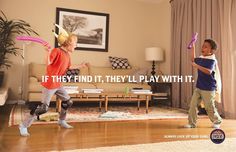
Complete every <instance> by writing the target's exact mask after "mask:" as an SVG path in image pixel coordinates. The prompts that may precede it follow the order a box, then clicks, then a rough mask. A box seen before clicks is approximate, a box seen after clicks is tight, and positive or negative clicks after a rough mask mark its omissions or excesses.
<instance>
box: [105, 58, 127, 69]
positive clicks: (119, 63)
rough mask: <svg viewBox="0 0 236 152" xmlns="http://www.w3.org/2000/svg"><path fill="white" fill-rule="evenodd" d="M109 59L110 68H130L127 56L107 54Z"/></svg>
mask: <svg viewBox="0 0 236 152" xmlns="http://www.w3.org/2000/svg"><path fill="white" fill-rule="evenodd" d="M109 61H110V63H111V65H112V69H130V68H131V66H130V64H129V62H128V59H127V58H119V57H112V56H109Z"/></svg>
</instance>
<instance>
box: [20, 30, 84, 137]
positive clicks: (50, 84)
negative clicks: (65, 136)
mask: <svg viewBox="0 0 236 152" xmlns="http://www.w3.org/2000/svg"><path fill="white" fill-rule="evenodd" d="M60 37H61V36H60V35H59V36H58V42H59V44H60V45H61V46H60V47H59V48H54V49H53V50H52V51H51V53H50V54H49V60H48V62H49V63H47V71H46V75H47V76H48V80H47V81H46V82H42V83H41V85H42V86H43V90H42V102H41V105H39V106H38V107H35V108H34V109H32V110H31V112H30V116H29V117H27V118H26V119H25V120H24V121H23V122H22V124H20V125H19V130H20V134H21V135H22V136H29V133H28V130H27V128H28V127H30V126H31V124H32V123H33V121H34V119H35V118H36V117H37V116H39V115H41V114H43V113H46V112H47V110H48V107H49V104H50V100H51V98H52V96H53V95H54V94H55V95H56V96H57V97H58V98H60V99H61V100H62V105H61V107H62V109H61V112H60V113H59V121H58V124H59V125H60V126H62V127H64V128H73V127H72V126H71V125H69V124H67V122H66V121H65V119H66V113H67V109H68V108H69V107H71V106H72V104H73V102H72V100H71V99H70V96H69V95H68V93H67V92H66V90H65V89H64V88H63V87H62V85H61V83H60V82H57V81H53V78H52V77H51V76H63V75H64V74H65V72H66V71H67V70H68V69H71V68H75V67H71V60H70V54H69V53H72V52H73V51H74V49H75V47H76V44H77V36H76V35H73V34H71V35H66V36H63V35H62V37H63V39H62V40H61V39H59V38H60ZM59 40H60V41H59ZM48 52H49V51H48ZM85 66H87V65H86V64H84V63H83V64H81V65H79V66H78V67H76V68H82V67H85Z"/></svg>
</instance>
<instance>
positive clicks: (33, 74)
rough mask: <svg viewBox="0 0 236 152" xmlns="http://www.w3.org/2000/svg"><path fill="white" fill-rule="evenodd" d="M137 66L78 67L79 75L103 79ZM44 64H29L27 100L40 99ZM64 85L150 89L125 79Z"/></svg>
mask: <svg viewBox="0 0 236 152" xmlns="http://www.w3.org/2000/svg"><path fill="white" fill-rule="evenodd" d="M136 70H138V68H132V69H116V70H113V69H112V68H111V67H96V66H90V67H86V68H83V69H80V73H79V76H92V77H94V76H97V75H99V76H102V79H103V80H105V78H104V77H105V76H106V75H109V76H116V75H119V76H125V75H132V74H133V73H134V72H135V71H136ZM45 71H46V66H45V65H44V64H36V63H30V64H29V83H28V94H27V98H28V101H29V102H38V101H41V96H42V94H41V91H42V86H41V84H40V82H41V80H42V76H43V75H44V74H45ZM63 85H64V86H78V87H79V90H81V89H88V88H99V89H104V91H105V92H116V91H117V92H124V91H125V89H126V88H127V87H128V88H130V89H132V88H137V87H138V88H144V89H151V87H150V86H149V85H148V84H141V83H129V82H127V81H124V82H119V83H117V82H115V83H108V82H104V83H102V82H100V83H98V82H94V81H93V82H90V83H88V82H76V83H74V82H73V83H63ZM55 100H56V98H55V97H53V98H52V101H55Z"/></svg>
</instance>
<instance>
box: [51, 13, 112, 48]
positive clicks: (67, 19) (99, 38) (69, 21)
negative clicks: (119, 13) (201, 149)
mask: <svg viewBox="0 0 236 152" xmlns="http://www.w3.org/2000/svg"><path fill="white" fill-rule="evenodd" d="M56 24H58V25H60V26H61V27H63V28H64V29H65V30H66V31H67V32H70V33H73V34H76V35H78V42H77V47H76V50H87V51H101V52H108V39H109V37H108V36H109V14H106V13H97V12H88V11H81V10H72V9H66V8H56ZM55 31H56V33H58V28H56V30H55ZM55 46H56V47H57V46H58V44H57V40H55Z"/></svg>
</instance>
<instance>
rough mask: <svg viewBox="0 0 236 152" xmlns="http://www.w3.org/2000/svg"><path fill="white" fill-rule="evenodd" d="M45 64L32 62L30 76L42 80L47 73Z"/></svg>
mask: <svg viewBox="0 0 236 152" xmlns="http://www.w3.org/2000/svg"><path fill="white" fill-rule="evenodd" d="M45 72H46V66H45V64H38V63H30V64H29V76H30V77H35V78H37V80H38V81H39V82H41V81H42V76H43V75H45Z"/></svg>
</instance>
